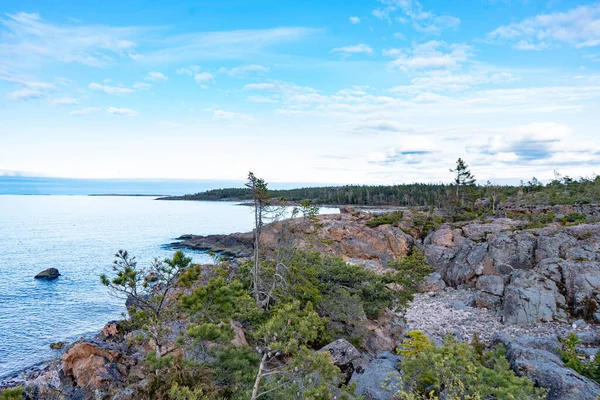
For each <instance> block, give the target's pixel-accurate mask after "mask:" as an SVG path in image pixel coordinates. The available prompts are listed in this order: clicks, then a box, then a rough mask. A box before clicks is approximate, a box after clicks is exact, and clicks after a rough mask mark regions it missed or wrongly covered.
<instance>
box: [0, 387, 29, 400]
mask: <svg viewBox="0 0 600 400" xmlns="http://www.w3.org/2000/svg"><path fill="white" fill-rule="evenodd" d="M24 391H25V389H24V388H22V387H14V388H10V389H4V390H2V391H0V400H21V399H22V398H23V392H24Z"/></svg>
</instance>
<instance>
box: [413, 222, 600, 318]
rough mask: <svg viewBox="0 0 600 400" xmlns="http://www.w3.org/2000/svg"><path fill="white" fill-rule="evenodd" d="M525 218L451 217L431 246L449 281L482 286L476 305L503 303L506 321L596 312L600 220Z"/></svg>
mask: <svg viewBox="0 0 600 400" xmlns="http://www.w3.org/2000/svg"><path fill="white" fill-rule="evenodd" d="M524 224H525V223H524V222H523V221H520V220H511V219H508V218H497V219H490V220H488V221H486V223H481V222H472V223H462V224H446V225H443V226H442V227H440V228H439V229H438V230H436V231H435V232H433V233H431V234H430V235H429V236H428V237H427V238H425V240H424V243H423V247H424V250H425V254H426V256H427V259H428V261H429V263H430V265H432V266H433V267H434V269H435V270H436V271H437V272H438V273H439V274H440V275H441V277H442V279H443V280H444V282H445V283H446V284H447V285H449V286H452V287H458V288H476V289H478V291H479V293H478V295H477V296H476V298H475V303H476V305H477V306H479V307H484V308H489V309H493V310H499V312H500V313H501V315H502V316H503V318H504V321H505V322H506V323H514V324H524V325H525V324H532V323H536V322H545V321H564V320H566V319H567V318H569V317H577V316H584V317H586V318H590V319H591V318H593V314H594V313H596V312H597V311H596V307H597V305H598V304H600V224H583V225H578V226H567V227H565V226H561V225H558V224H553V225H550V226H547V227H545V228H538V229H525V228H526V225H524ZM599 317H600V315H599Z"/></svg>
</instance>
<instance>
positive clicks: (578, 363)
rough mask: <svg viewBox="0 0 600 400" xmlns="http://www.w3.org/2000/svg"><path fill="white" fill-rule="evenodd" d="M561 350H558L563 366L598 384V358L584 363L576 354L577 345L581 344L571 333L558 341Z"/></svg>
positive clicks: (599, 359) (599, 373)
mask: <svg viewBox="0 0 600 400" xmlns="http://www.w3.org/2000/svg"><path fill="white" fill-rule="evenodd" d="M560 343H561V344H562V349H559V351H560V354H561V356H562V360H563V362H564V363H565V365H566V366H567V367H569V368H571V369H573V370H575V371H576V372H578V373H580V374H581V375H583V376H585V377H588V378H590V379H593V380H595V381H596V382H599V383H600V357H599V356H596V357H594V359H593V360H592V361H588V362H584V361H583V359H584V357H582V356H581V355H579V354H578V353H577V345H579V344H580V343H581V341H580V340H579V338H578V337H577V335H575V334H574V333H573V332H571V333H569V334H568V335H567V336H565V337H564V338H561V339H560Z"/></svg>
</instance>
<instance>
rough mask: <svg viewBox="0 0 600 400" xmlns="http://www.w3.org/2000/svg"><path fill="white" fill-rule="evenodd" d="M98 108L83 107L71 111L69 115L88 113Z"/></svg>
mask: <svg viewBox="0 0 600 400" xmlns="http://www.w3.org/2000/svg"><path fill="white" fill-rule="evenodd" d="M99 110H100V109H99V108H97V107H85V108H81V109H79V110H75V111H71V115H88V114H91V113H93V112H96V111H99Z"/></svg>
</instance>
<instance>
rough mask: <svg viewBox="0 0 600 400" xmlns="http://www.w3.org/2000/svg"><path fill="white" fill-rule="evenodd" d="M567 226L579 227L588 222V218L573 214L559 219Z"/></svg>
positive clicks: (580, 214) (578, 213)
mask: <svg viewBox="0 0 600 400" xmlns="http://www.w3.org/2000/svg"><path fill="white" fill-rule="evenodd" d="M558 220H559V221H560V223H561V224H563V225H565V226H571V225H579V224H584V223H585V222H586V217H585V215H583V214H582V213H580V212H573V213H570V214H567V215H565V216H564V217H562V218H559V219H558Z"/></svg>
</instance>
